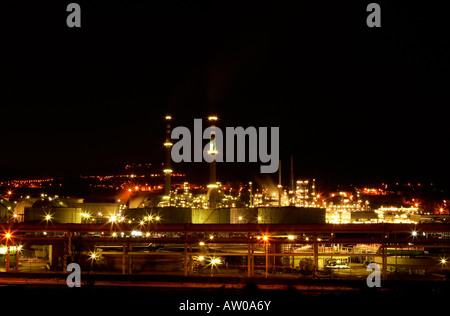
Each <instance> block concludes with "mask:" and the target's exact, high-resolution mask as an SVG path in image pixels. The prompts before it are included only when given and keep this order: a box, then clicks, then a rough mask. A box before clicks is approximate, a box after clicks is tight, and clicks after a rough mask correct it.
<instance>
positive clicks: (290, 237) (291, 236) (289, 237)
mask: <svg viewBox="0 0 450 316" xmlns="http://www.w3.org/2000/svg"><path fill="white" fill-rule="evenodd" d="M287 238H288V239H289V240H294V239H295V236H293V235H289V236H288V237H287Z"/></svg>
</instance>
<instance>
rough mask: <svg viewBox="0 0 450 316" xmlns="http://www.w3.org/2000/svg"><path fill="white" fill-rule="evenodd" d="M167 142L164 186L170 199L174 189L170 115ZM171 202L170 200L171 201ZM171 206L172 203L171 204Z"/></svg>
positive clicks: (167, 121)
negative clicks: (172, 181)
mask: <svg viewBox="0 0 450 316" xmlns="http://www.w3.org/2000/svg"><path fill="white" fill-rule="evenodd" d="M165 120H166V142H165V143H164V147H166V163H165V164H164V170H163V172H164V175H165V178H166V179H165V180H166V181H165V185H164V195H165V196H166V197H169V198H170V191H171V188H172V183H171V174H172V163H171V157H170V149H171V147H172V142H171V138H170V121H171V120H172V117H171V116H170V115H166V119H165ZM169 201H170V200H169ZM169 204H170V202H169Z"/></svg>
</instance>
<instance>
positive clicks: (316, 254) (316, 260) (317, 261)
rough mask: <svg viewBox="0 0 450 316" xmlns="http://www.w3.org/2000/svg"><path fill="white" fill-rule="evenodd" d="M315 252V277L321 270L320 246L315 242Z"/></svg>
mask: <svg viewBox="0 0 450 316" xmlns="http://www.w3.org/2000/svg"><path fill="white" fill-rule="evenodd" d="M313 251H314V258H313V262H314V270H313V276H314V277H315V276H316V273H317V271H318V270H319V244H318V243H317V242H316V241H315V242H314V243H313Z"/></svg>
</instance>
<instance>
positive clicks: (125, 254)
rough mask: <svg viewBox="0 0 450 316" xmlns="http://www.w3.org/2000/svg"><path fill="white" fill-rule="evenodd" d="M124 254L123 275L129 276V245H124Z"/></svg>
mask: <svg viewBox="0 0 450 316" xmlns="http://www.w3.org/2000/svg"><path fill="white" fill-rule="evenodd" d="M122 247H123V252H122V274H127V262H128V246H127V243H123V246H122Z"/></svg>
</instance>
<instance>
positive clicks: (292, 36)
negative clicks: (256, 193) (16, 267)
mask: <svg viewBox="0 0 450 316" xmlns="http://www.w3.org/2000/svg"><path fill="white" fill-rule="evenodd" d="M94 2H95V3H94ZM141 2H144V1H77V3H79V4H80V6H81V25H82V26H81V28H69V27H67V25H66V18H67V16H68V14H69V13H68V12H66V6H67V4H69V3H70V1H9V0H4V1H2V3H1V5H0V32H1V33H0V34H1V42H2V61H3V62H2V67H1V71H0V73H1V76H2V84H1V88H0V89H1V90H0V91H1V93H0V98H1V99H0V104H1V108H2V115H1V121H2V125H1V132H2V133H1V135H2V136H1V137H2V147H1V148H2V154H1V155H0V171H1V174H0V176H2V177H7V176H16V175H20V176H25V175H27V174H30V175H31V174H33V175H37V174H52V173H54V174H77V173H80V172H94V170H99V169H102V168H103V169H104V168H106V167H111V166H120V165H122V164H124V163H126V162H133V161H150V162H155V163H157V162H160V161H163V160H164V153H163V148H162V142H163V141H164V122H163V118H164V116H165V115H166V113H170V114H172V116H173V117H174V121H173V124H174V126H177V125H182V126H187V127H191V126H193V119H194V118H206V117H207V116H208V115H209V114H211V113H214V114H217V115H218V116H219V118H220V121H219V126H221V127H225V126H242V127H248V126H255V127H259V126H279V127H280V138H281V144H280V146H281V148H280V158H281V159H282V164H283V165H282V170H283V177H286V179H287V177H288V170H289V157H290V155H291V154H292V155H294V167H295V174H296V177H319V178H327V179H334V180H336V181H338V182H339V181H347V182H352V181H362V182H374V181H406V182H409V181H438V182H442V183H446V181H447V180H448V177H449V175H450V172H449V164H448V158H447V152H448V146H449V135H450V133H449V129H448V121H449V119H448V104H449V103H448V95H449V87H450V85H449V78H450V77H449V70H450V58H449V56H450V32H449V31H450V27H449V25H448V24H447V21H448V18H447V17H446V11H445V8H442V7H439V6H438V5H437V4H430V3H429V2H425V1H423V2H422V3H420V2H416V3H413V2H409V1H408V2H406V1H396V3H395V4H393V3H392V2H393V1H377V3H379V4H380V6H381V23H382V24H381V25H382V26H381V28H369V27H367V25H366V17H367V15H368V14H369V13H368V12H366V7H367V4H369V3H370V2H371V1H329V2H324V1H291V2H283V1H281V2H280V1H271V2H262V1H245V4H244V3H243V1H237V2H234V1H211V2H209V1H149V2H148V3H147V4H142V3H141ZM205 122H206V121H205ZM259 165H260V163H259V162H258V163H253V164H244V163H240V164H237V163H236V164H221V165H220V166H218V172H217V173H218V179H219V180H220V179H224V180H225V179H234V178H235V179H241V180H246V179H247V180H248V179H250V178H252V177H254V176H257V173H258V170H259ZM177 168H178V170H181V171H185V172H186V173H187V174H188V176H192V177H193V178H195V177H196V176H199V175H201V177H200V178H201V179H204V180H205V181H206V180H207V168H205V166H204V164H199V163H197V164H194V163H192V164H183V165H180V166H177V165H174V169H175V170H177ZM202 177H204V178H202ZM273 179H277V176H276V175H273Z"/></svg>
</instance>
